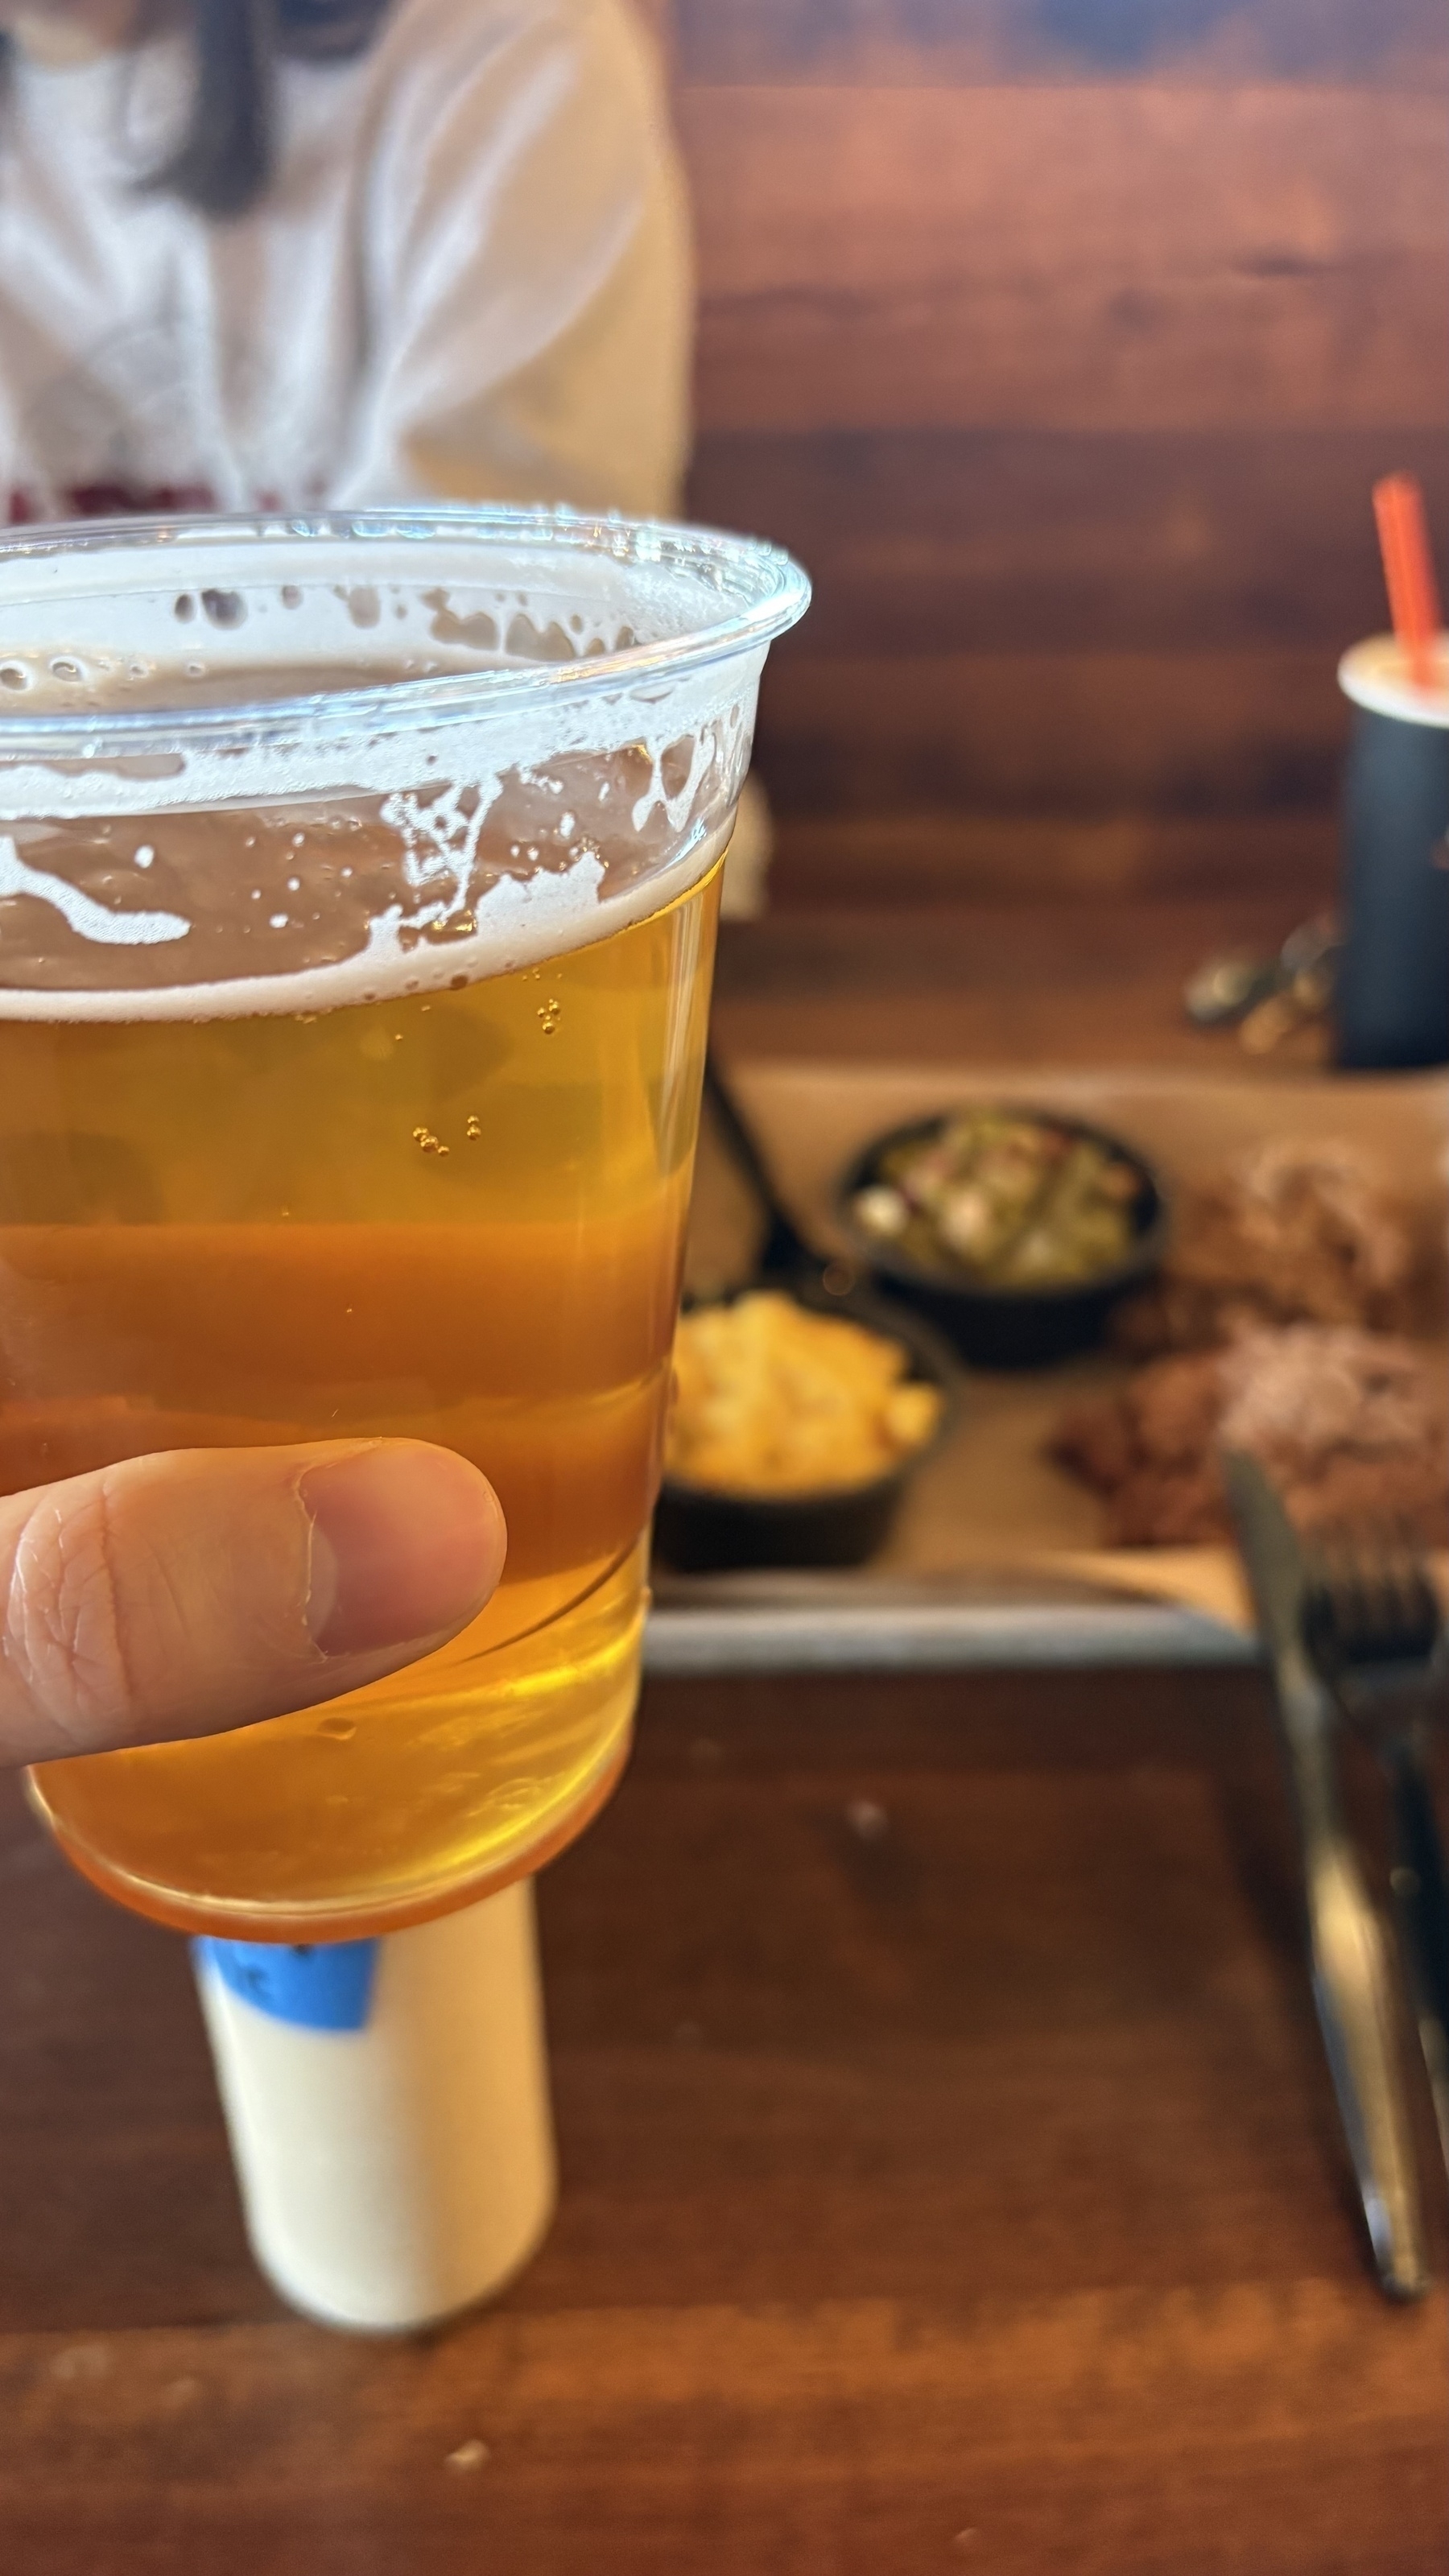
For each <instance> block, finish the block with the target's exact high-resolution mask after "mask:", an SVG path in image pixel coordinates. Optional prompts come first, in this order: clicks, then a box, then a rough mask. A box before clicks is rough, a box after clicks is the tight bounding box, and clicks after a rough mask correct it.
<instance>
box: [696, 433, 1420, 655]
mask: <svg viewBox="0 0 1449 2576" xmlns="http://www.w3.org/2000/svg"><path fill="white" fill-rule="evenodd" d="M1398 470H1407V471H1409V472H1411V473H1414V474H1417V475H1418V477H1419V479H1420V481H1421V483H1422V484H1423V487H1424V491H1425V496H1426V500H1427V503H1428V507H1429V511H1430V516H1431V521H1432V522H1433V523H1434V524H1435V525H1437V526H1438V527H1441V528H1443V529H1444V530H1445V531H1446V532H1449V441H1446V440H1445V438H1444V436H1443V435H1442V433H1441V432H1439V431H1437V430H1435V431H1427V430H1423V429H1414V428H1407V427H1403V426H1399V425H1390V426H1387V427H1385V428H1383V429H1375V430H1352V429H1332V430H1294V429H1291V428H1286V427H1284V428H1275V429H1271V430H1257V431H1244V432H1224V433H1221V434H1210V433H1207V432H1204V431H1197V430H1192V431H1165V432H1157V433H1154V432H1151V431H1146V432H1133V431H1128V432H1123V433H1120V434H1115V435H1114V434H1093V433H1086V432H1080V433H1078V432H1071V431H1064V430H919V429H917V430H902V431H880V432H851V431H844V430H842V431H836V432H828V433H822V434H821V435H819V436H791V435H789V434H778V435H777V434H775V433H769V432H761V433H758V434H752V433H739V434H730V433H728V432H711V431H706V432H705V433H704V435H703V436H702V437H701V439H700V442H699V447H698V451H697V454H696V457H695V461H694V468H693V472H692V475H691V478H690V506H691V510H692V512H693V513H694V515H696V516H697V517H699V518H702V519H706V520H710V521H712V522H714V523H715V524H716V525H719V526H724V527H742V528H748V529H751V530H753V531H755V532H756V533H758V534H760V535H762V536H768V537H771V538H773V539H774V540H775V542H776V543H777V544H779V545H784V546H788V547H789V548H790V549H791V551H792V552H793V553H795V554H797V555H798V556H799V557H800V559H801V561H802V562H803V563H804V564H805V566H806V568H807V570H808V571H809V572H810V573H811V575H812V577H813V580H814V584H815V596H814V600H813V602H812V605H811V609H810V616H809V622H808V624H807V626H806V627H805V629H804V630H803V633H802V634H801V636H800V638H799V644H798V648H797V649H798V650H800V651H802V652H808V653H809V655H810V656H812V657H819V658H822V659H823V658H827V657H830V656H834V655H844V656H847V657H855V658H871V657H874V658H876V659H878V660H881V661H888V660H893V659H895V658H897V657H900V656H905V657H916V656H920V655H922V654H950V653H977V654H980V653H995V654H1003V655H1006V654H1021V653H1067V652H1071V653H1093V652H1103V653H1113V652H1149V653H1171V652H1184V651H1194V652H1236V653H1240V652H1244V651H1249V650H1252V651H1257V652H1263V651H1301V650H1304V649H1308V650H1311V651H1314V652H1316V653H1318V654H1319V655H1320V656H1321V657H1322V658H1323V660H1324V661H1325V662H1329V661H1333V660H1336V659H1337V656H1338V654H1339V653H1340V652H1341V651H1342V649H1343V646H1344V642H1345V639H1346V638H1351V637H1354V636H1357V635H1363V634H1368V633H1372V632H1373V631H1374V629H1375V628H1376V627H1377V626H1379V625H1381V624H1382V623H1383V622H1384V619H1385V615H1386V609H1385V600H1384V587H1383V574H1382V571H1381V568H1380V564H1379V558H1378V549H1377V545H1376V542H1375V536H1374V525H1373V513H1372V509H1371V507H1370V500H1369V495H1370V490H1371V487H1372V485H1373V483H1374V482H1375V480H1376V479H1377V477H1378V476H1379V475H1381V474H1386V473H1390V472H1394V471H1398ZM767 685H768V683H767Z"/></svg>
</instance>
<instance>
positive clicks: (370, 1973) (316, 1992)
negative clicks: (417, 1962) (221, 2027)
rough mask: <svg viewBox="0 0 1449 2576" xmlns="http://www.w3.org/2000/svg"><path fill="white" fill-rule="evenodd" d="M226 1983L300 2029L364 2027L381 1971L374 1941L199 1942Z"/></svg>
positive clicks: (208, 1961) (261, 2009)
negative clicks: (303, 1944) (297, 1944)
mask: <svg viewBox="0 0 1449 2576" xmlns="http://www.w3.org/2000/svg"><path fill="white" fill-rule="evenodd" d="M194 1946H195V1950H196V1955H197V1957H198V1959H202V1960H204V1961H205V1962H206V1964H207V1966H208V1967H210V1968H213V1969H214V1970H215V1972H216V1974H217V1975H218V1976H219V1977H220V1979H221V1982H222V1984H223V1985H224V1986H227V1987H229V1988H230V1990H231V1992H232V1993H233V1994H234V1995H240V1996H241V1998H242V2000H243V2002H244V2003H249V2004H254V2005H255V2007H256V2009H257V2011H258V2012H264V2013H270V2015H271V2017H272V2019H273V2021H290V2022H294V2023H295V2024H296V2026H297V2028H298V2029H299V2030H365V2029H366V2027H367V2016H368V2012H369V2009H370V2007H371V2003H372V1982H373V1978H374V1976H375V1974H376V1971H377V1943H376V1942H375V1941H322V1942H319V1943H318V1944H317V1946H316V1947H315V1948H307V1949H289V1948H287V1947H285V1946H284V1945H283V1944H282V1943H281V1942H277V1941H213V1940H211V1939H210V1938H209V1937H208V1938H206V1939H204V1940H200V1941H198V1942H196V1943H195V1945H194Z"/></svg>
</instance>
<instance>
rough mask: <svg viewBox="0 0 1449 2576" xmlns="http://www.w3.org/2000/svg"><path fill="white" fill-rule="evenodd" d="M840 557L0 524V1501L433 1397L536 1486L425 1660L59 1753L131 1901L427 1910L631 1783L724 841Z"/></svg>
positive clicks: (407, 1916)
mask: <svg viewBox="0 0 1449 2576" xmlns="http://www.w3.org/2000/svg"><path fill="white" fill-rule="evenodd" d="M807 597H808V590H807V585H806V583H805V581H804V578H803V576H802V575H801V574H800V572H799V571H798V569H797V568H796V567H795V566H794V565H793V564H792V563H790V562H789V560H788V559H787V558H786V557H784V556H783V555H781V554H779V553H777V552H775V551H774V550H772V549H771V548H769V547H766V546H761V545H754V544H749V543H746V542H744V541H741V540H738V539H734V538H730V537H724V536H718V535H713V534H709V533H707V532H702V531H697V530H689V529H683V528H667V527H662V526H651V525H633V524H629V523H626V522H623V521H619V520H588V519H581V518H577V517H574V516H572V515H566V514H553V513H544V512H537V513H535V512H514V511H506V510H457V511H445V510H434V511H431V512H429V513H428V514H427V515H425V516H423V515H417V516H414V515H407V516H396V515H390V516H384V515H381V514H364V515H361V516H358V517H348V518H330V519H318V520H308V521H291V520H285V521H284V520H266V519H257V520H239V521H216V520H198V521H189V522H188V521H179V522H168V523H166V524H160V523H149V524H136V523H130V524H125V525H121V524H118V525H116V526H109V527H100V528H88V529H86V530H85V531H83V532H80V533H73V532H69V531H55V532H46V531H36V532H31V533H29V534H27V535H26V536H25V537H23V538H17V539H15V540H13V541H10V542H8V543H6V544H3V545H0V635H3V636H4V638H5V643H6V654H5V658H4V659H3V660H0V1349H3V1351H4V1354H5V1366H6V1371H7V1376H8V1381H9V1383H8V1387H7V1391H6V1394H5V1399H4V1402H3V1405H0V1490H9V1491H14V1490H18V1489H20V1488H23V1487H26V1486H29V1485H33V1484H35V1483H38V1482H41V1481H43V1480H45V1479H46V1478H49V1477H53V1476H61V1475H66V1474H71V1473H75V1472H77V1471H79V1470H81V1469H84V1468H88V1467H95V1466H99V1465H103V1464H106V1463H109V1462H111V1461H114V1460H117V1459H120V1458H124V1457H129V1456H134V1455H138V1454H141V1453H143V1452H148V1451H156V1450H164V1449H169V1448H175V1447H199V1446H211V1445H218V1444H221V1445H229V1444H238V1443H242V1444H244V1443H255V1442H265V1443H275V1442H278V1441H291V1440H307V1439H314V1438H337V1437H345V1436H348V1435H351V1434H358V1433H363V1434H379V1433H382V1434H386V1433H398V1434H406V1435H409V1436H412V1437H421V1438H424V1439H429V1440H436V1441H442V1442H444V1443H447V1444H449V1445H451V1446H452V1447H454V1448H456V1449H458V1450H460V1451H462V1452H463V1453H464V1454H465V1455H467V1456H468V1457H470V1458H472V1459H474V1460H476V1462H477V1464H478V1465H479V1466H480V1467H482V1468H483V1469H484V1471H485V1472H486V1473H487V1474H488V1475H489V1476H490V1477H491V1478H492V1480H493V1482H494V1483H495V1485H496V1486H497V1488H498V1490H499V1493H500V1495H501V1498H502V1501H503V1505H504V1509H505V1513H506V1515H507V1519H508V1525H509V1556H508V1565H507V1570H506V1573H505V1577H504V1581H503V1583H502V1586H501V1587H500V1590H499V1592H498V1595H497V1596H496V1598H495V1600H494V1601H493V1603H492V1604H491V1605H490V1607H489V1608H488V1609H487V1610H486V1611H485V1612H484V1614H483V1616H482V1617H481V1618H480V1619H479V1620H478V1621H477V1622H475V1623H474V1625H473V1626H472V1627H471V1628H470V1629H469V1630H468V1631H467V1632H466V1633H465V1634H464V1635H463V1636H461V1637H460V1638H458V1639H457V1640H456V1641H455V1642H454V1643H453V1644H452V1645H451V1646H449V1647H447V1648H445V1649H444V1650H443V1651H442V1652H441V1653H439V1654H436V1655H433V1656H431V1657H429V1658H428V1659H427V1661H426V1662H424V1663H421V1664H418V1665H415V1666H413V1667H412V1668H411V1669H410V1670H409V1671H407V1672H404V1673H401V1674H399V1675H397V1676H396V1677H394V1678H393V1679H392V1680H390V1681H386V1682H383V1683H380V1684H378V1685H376V1686H374V1687H373V1688H371V1689H369V1690H366V1691H363V1692H360V1693H357V1694H355V1695H354V1696H352V1697H349V1698H347V1699H344V1700H336V1701H333V1702H331V1703H329V1704H328V1705H326V1706H325V1707H322V1708H319V1709H315V1710H312V1711H309V1712H306V1713H304V1714H302V1715H300V1716H295V1717H289V1718H282V1719H278V1720H275V1721H273V1722H272V1723H270V1724H266V1725H261V1726H257V1727H253V1728H247V1729H244V1730H242V1731H241V1732H239V1733H235V1734H232V1735H227V1736H223V1737H215V1738H210V1739H207V1740H204V1741H200V1742H194V1743H186V1744H182V1745H176V1746H158V1747H153V1748H148V1749H144V1750H141V1751H134V1752H122V1753H112V1754H106V1755H101V1756H93V1757H90V1758H88V1759H84V1760H74V1761H67V1762H58V1763H50V1764H47V1765H45V1766H44V1767H43V1768H42V1769H40V1770H37V1771H36V1772H34V1773H33V1774H32V1787H33V1793H34V1796H35V1800H36V1803H37V1804H38V1806H39V1807H40V1809H41V1812H42V1813H43V1814H44V1816H45V1817H46V1819H47V1820H48V1822H49V1823H50V1825H51V1827H52V1829H53V1831H54V1832H55V1834H56V1836H57V1838H58V1839H59V1841H60V1842H61V1844H62V1846H63V1847H64V1849H65V1850H66V1852H67V1853H68V1854H69V1856H70V1857H71V1859H72V1860H74V1861H75V1862H76V1863H77V1864H78V1865H79V1867H80V1868H81V1869H82V1870H84V1871H85V1872H86V1873H87V1875H88V1876H89V1877H91V1878H92V1879H94V1880H95V1881H96V1882H97V1883H98V1884H99V1885H100V1886H102V1887H103V1888H105V1889H106V1890H107V1891H108V1892H109V1893H110V1894H111V1895H113V1896H115V1897H118V1898H120V1899H121V1900H122V1901H123V1902H125V1903H127V1904H129V1905H132V1906H134V1907H136V1908H137V1909H138V1910H140V1911H141V1912H143V1913H146V1914H149V1915H151V1916H153V1917H155V1918H156V1919H158V1920H160V1921H162V1922H165V1923H170V1924H174V1925H178V1926H180V1927H182V1928H184V1929H187V1930H192V1931H197V1932H206V1933H210V1934H214V1935H221V1936H223V1937H227V1938H232V1939H238V1938H240V1939H251V1940H264V1941H265V1940H273V1941H282V1942H307V1941H317V1940H324V1941H325V1940H337V1939H342V1938H349V1939H350V1938H355V1937H358V1936H363V1935H370V1934H372V1933H374V1932H378V1931H388V1930H392V1929H395V1928H397V1927H400V1926H404V1925H407V1924H410V1923H417V1922H421V1921H424V1920H426V1919H428V1918H430V1917H432V1916H434V1915H438V1914H441V1913H444V1912H446V1911H448V1910H449V1909H451V1908H454V1907H457V1906H460V1905H464V1904H467V1903H470V1902H471V1901H472V1900H474V1899H475V1898H477V1897H479V1896H482V1895H484V1894H486V1893H487V1892H488V1891H489V1890H492V1889H496V1888H499V1887H502V1886H505V1885H507V1884H508V1883H510V1882H511V1881H512V1880H514V1879H516V1878H518V1877H520V1876H521V1875H524V1874H526V1873H527V1872H529V1871H531V1870H532V1869H533V1868H535V1867H536V1866H537V1864H538V1862H539V1861H540V1860H541V1859H542V1858H544V1857H546V1856H547V1854H548V1853H549V1852H550V1851H552V1850H554V1849H557V1848H558V1847H559V1846H560V1845H561V1844H562V1843H564V1842H566V1841H567V1840H568V1839H570V1838H571V1837H572V1836H573V1835H574V1834H575V1833H577V1832H578V1831H579V1829H580V1827H581V1826H582V1825H583V1824H584V1823H585V1822H586V1821H587V1819H588V1817H589V1816H590V1815H591V1814H592V1813H593V1811H594V1810H595V1808H596V1807H597V1806H598V1805H599V1803H600V1802H601V1801H602V1799H603V1798H604V1797H605V1796H607V1794H608V1792H609V1789H610V1787H611V1785H612V1784H613V1782H614V1780H615V1779H616V1778H617V1776H618V1773H619V1770H620V1767H621V1765H622V1763H623V1761H624V1758H625V1755H626V1752H627V1747H628V1742H629V1734H630V1725H631V1719H632V1712H633V1705H634V1699H635V1693H636V1688H637V1679H638V1662H639V1644H640V1632H641V1625H642V1620H643V1615H644V1607H645V1590H644V1551H645V1535H646V1530H647V1524H648V1520H649V1514H650V1510H651V1507H652V1503H653V1499H654V1493H655V1486H656V1480H657V1473H658V1463H659V1453H660V1439H661V1428H662V1416H663V1407H664V1402H665V1395H666V1386H667V1376H668V1364H669V1349H670V1342H671V1337H672V1332H673V1324H674V1315H675V1307H676V1301H677V1291H678V1279H679V1267H680V1258H681V1246H682V1236H683V1227H684V1221H685V1213H686V1208H687V1203H688V1196H689V1186H690V1174H691V1163H692V1156H693V1151H694V1143H695V1134H696V1126H697V1117H698V1102H699V1086H700V1078H701V1070H702V1059H703V1048H704V1037H705V1023H706V1015H707V1010H708V1001H709V984H710V969H711V958H712V949H713V936H714V919H715V908H716V900H717V890H718V876H719V868H720V864H721V861H722V856H723V852H724V850H725V847H726V845H727V842H728V839H729V833H730V828H731V822H732V818H733V814H734V810H735V805H736V802H737V799H738V796H739V792H740V787H741V784H742V782H743V779H744V776H745V772H746V769H747V766H748V761H749V753H750V742H751V733H752V726H753V719H754V710H755V699H756V693H757V689H758V684H759V677H760V671H761V668H762V665H763V662H764V659H765V654H766V650H767V648H768V645H769V643H770V640H771V638H772V637H773V636H775V635H777V634H779V633H780V632H782V631H783V629H784V628H786V627H787V626H789V625H791V624H792V623H793V622H794V620H795V619H796V618H798V617H799V616H800V615H801V614H802V612H803V609H804V607H805V604H806V600H807Z"/></svg>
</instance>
